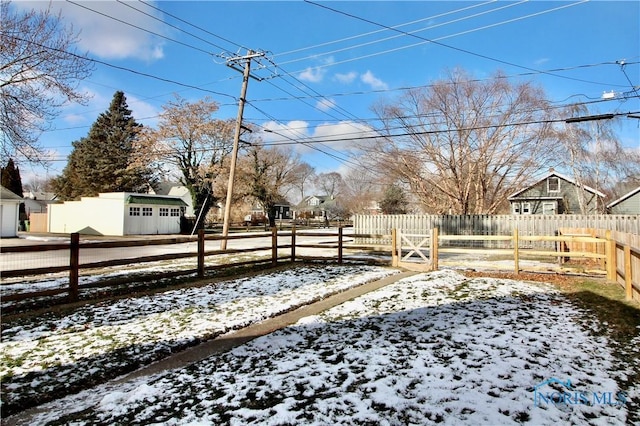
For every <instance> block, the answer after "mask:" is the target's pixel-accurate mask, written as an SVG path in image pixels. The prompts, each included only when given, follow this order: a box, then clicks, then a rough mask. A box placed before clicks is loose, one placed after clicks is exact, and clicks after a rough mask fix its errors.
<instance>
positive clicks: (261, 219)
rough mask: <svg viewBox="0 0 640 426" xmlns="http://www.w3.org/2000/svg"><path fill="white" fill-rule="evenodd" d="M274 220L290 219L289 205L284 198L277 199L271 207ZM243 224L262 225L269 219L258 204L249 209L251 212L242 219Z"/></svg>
mask: <svg viewBox="0 0 640 426" xmlns="http://www.w3.org/2000/svg"><path fill="white" fill-rule="evenodd" d="M273 210H274V212H273V213H274V216H273V217H274V218H275V219H276V220H282V219H284V220H286V219H291V205H290V204H289V202H288V201H287V200H286V199H284V198H279V199H278V200H277V201H276V202H275V203H274V205H273ZM243 222H244V223H245V224H251V225H256V224H263V223H268V222H269V218H268V217H267V216H266V214H265V211H264V207H262V206H261V205H259V204H255V205H253V206H252V207H251V212H250V213H249V214H248V215H246V216H245V217H244V220H243Z"/></svg>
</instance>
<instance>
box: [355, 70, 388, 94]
mask: <svg viewBox="0 0 640 426" xmlns="http://www.w3.org/2000/svg"><path fill="white" fill-rule="evenodd" d="M360 80H361V81H362V82H363V83H365V84H368V85H369V86H371V88H372V89H374V90H387V89H388V88H389V85H387V83H385V82H384V81H382V80H380V79H379V78H377V77H376V76H374V75H373V73H372V72H371V71H367V72H366V73H364V74H362V75H361V76H360Z"/></svg>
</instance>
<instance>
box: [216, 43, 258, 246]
mask: <svg viewBox="0 0 640 426" xmlns="http://www.w3.org/2000/svg"><path fill="white" fill-rule="evenodd" d="M262 56H264V53H262V52H254V51H253V50H249V51H247V54H246V55H245V56H236V57H233V58H229V59H227V65H228V66H229V67H231V68H233V69H235V70H238V71H240V70H241V71H242V89H241V91H240V101H239V102H238V116H237V118H236V128H235V135H234V137H233V150H232V151H231V165H230V166H229V183H228V185H227V198H226V202H225V206H224V222H223V225H222V236H223V237H224V239H222V240H220V250H226V249H227V240H226V237H227V236H228V235H229V223H230V221H231V198H232V195H233V180H234V177H235V174H236V162H237V160H238V145H240V131H241V130H242V116H243V114H244V104H245V100H246V95H247V86H248V85H249V77H250V76H251V60H252V59H254V58H258V57H262ZM241 62H244V68H243V69H240V68H238V67H237V65H238V63H241Z"/></svg>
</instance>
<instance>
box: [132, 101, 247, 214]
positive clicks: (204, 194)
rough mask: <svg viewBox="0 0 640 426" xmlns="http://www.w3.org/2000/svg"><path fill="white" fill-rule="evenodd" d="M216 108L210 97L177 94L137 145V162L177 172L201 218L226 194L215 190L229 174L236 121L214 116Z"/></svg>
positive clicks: (216, 105) (195, 210)
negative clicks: (189, 98)
mask: <svg viewBox="0 0 640 426" xmlns="http://www.w3.org/2000/svg"><path fill="white" fill-rule="evenodd" d="M217 110H218V104H217V103H216V102H214V101H212V100H210V99H208V98H205V99H203V100H199V101H197V102H193V103H191V102H187V101H186V100H185V99H183V98H181V97H179V96H176V99H175V100H174V101H170V102H168V103H167V104H166V105H165V106H163V112H162V114H160V122H159V124H158V128H157V129H155V130H153V129H145V131H144V132H143V134H142V136H141V138H140V140H139V144H138V147H137V153H138V161H141V162H155V163H156V165H157V166H158V167H161V168H167V167H168V168H169V170H170V171H177V172H178V175H179V179H180V181H181V183H182V184H183V185H184V186H185V187H187V188H188V189H189V191H190V192H191V198H192V200H193V208H194V212H195V213H196V215H198V217H201V218H202V219H204V218H205V217H206V215H207V213H208V211H209V210H210V208H211V206H213V205H214V204H215V203H216V202H218V201H219V200H220V199H222V198H223V197H224V194H221V193H216V191H214V183H215V181H216V179H217V178H219V177H220V175H221V174H223V173H226V167H227V164H226V160H227V157H228V156H229V154H230V153H231V150H232V148H233V132H234V128H235V127H234V121H233V120H219V119H214V118H213V113H215V112H216V111H217ZM197 225H198V226H201V225H202V223H199V224H197Z"/></svg>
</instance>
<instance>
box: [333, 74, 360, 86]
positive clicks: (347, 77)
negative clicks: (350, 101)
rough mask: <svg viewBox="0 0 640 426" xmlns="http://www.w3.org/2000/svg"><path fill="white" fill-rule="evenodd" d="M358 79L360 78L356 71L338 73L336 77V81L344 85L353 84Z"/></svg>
mask: <svg viewBox="0 0 640 426" xmlns="http://www.w3.org/2000/svg"><path fill="white" fill-rule="evenodd" d="M356 78H358V73H357V72H355V71H351V72H348V73H346V74H341V73H337V74H336V75H335V79H336V80H338V82H340V83H342V84H349V83H353V81H354V80H355V79H356Z"/></svg>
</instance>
